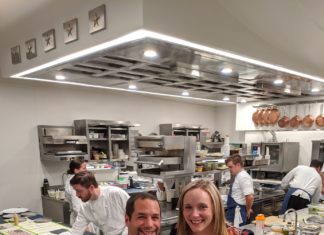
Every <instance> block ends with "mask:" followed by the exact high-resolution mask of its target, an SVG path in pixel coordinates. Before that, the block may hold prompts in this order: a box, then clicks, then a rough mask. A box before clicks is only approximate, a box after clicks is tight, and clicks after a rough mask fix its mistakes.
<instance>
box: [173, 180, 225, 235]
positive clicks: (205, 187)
mask: <svg viewBox="0 0 324 235" xmlns="http://www.w3.org/2000/svg"><path fill="white" fill-rule="evenodd" d="M179 207H180V208H179V209H180V213H179V222H178V235H200V234H201V235H228V231H227V229H226V223H225V212H224V207H223V204H222V199H221V196H220V194H219V192H218V190H217V188H216V187H215V185H214V184H213V183H212V182H210V181H207V180H197V181H194V182H191V183H190V184H188V185H187V186H186V187H185V188H184V189H183V191H182V193H181V196H180V198H179Z"/></svg>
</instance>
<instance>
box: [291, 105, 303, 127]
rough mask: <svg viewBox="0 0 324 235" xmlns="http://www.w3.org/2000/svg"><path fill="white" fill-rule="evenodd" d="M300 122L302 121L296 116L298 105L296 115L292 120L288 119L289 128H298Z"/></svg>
mask: <svg viewBox="0 0 324 235" xmlns="http://www.w3.org/2000/svg"><path fill="white" fill-rule="evenodd" d="M301 122H302V119H301V117H300V116H298V105H297V104H296V115H295V116H294V117H293V118H292V119H290V121H289V125H290V127H291V128H298V127H299V125H300V124H301Z"/></svg>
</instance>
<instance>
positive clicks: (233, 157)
mask: <svg viewBox="0 0 324 235" xmlns="http://www.w3.org/2000/svg"><path fill="white" fill-rule="evenodd" d="M229 162H233V164H235V165H236V164H237V163H239V164H240V165H241V166H243V161H242V158H241V156H240V155H239V154H237V153H236V154H233V155H231V156H229V157H228V158H227V159H226V160H225V163H226V164H227V163H229Z"/></svg>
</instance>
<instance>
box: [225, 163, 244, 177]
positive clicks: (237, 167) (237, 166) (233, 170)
mask: <svg viewBox="0 0 324 235" xmlns="http://www.w3.org/2000/svg"><path fill="white" fill-rule="evenodd" d="M227 167H228V169H229V170H230V172H231V174H232V175H234V176H235V175H237V174H238V173H239V172H240V171H241V169H242V166H241V164H240V163H237V164H234V163H233V162H232V161H229V162H228V163H227Z"/></svg>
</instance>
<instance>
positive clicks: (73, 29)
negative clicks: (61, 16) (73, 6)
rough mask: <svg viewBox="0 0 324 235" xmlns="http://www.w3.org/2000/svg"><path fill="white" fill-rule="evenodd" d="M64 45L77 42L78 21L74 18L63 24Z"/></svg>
mask: <svg viewBox="0 0 324 235" xmlns="http://www.w3.org/2000/svg"><path fill="white" fill-rule="evenodd" d="M63 29H64V43H65V44H67V43H70V42H73V41H76V40H78V19H77V18H75V19H73V20H70V21H68V22H65V23H64V24H63Z"/></svg>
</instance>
